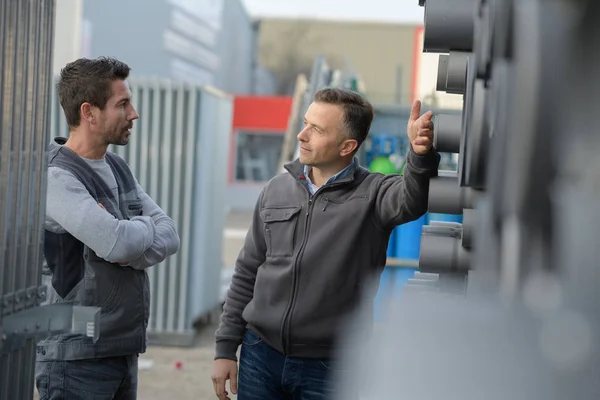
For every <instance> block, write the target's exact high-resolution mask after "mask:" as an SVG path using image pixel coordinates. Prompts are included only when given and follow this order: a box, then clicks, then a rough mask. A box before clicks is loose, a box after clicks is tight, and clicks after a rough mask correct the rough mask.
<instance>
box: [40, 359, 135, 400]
mask: <svg viewBox="0 0 600 400" xmlns="http://www.w3.org/2000/svg"><path fill="white" fill-rule="evenodd" d="M137 375H138V356H137V355H134V356H123V357H110V358H99V359H94V360H79V361H38V362H36V364H35V386H36V388H37V390H38V394H39V399H40V400H135V399H136V398H137Z"/></svg>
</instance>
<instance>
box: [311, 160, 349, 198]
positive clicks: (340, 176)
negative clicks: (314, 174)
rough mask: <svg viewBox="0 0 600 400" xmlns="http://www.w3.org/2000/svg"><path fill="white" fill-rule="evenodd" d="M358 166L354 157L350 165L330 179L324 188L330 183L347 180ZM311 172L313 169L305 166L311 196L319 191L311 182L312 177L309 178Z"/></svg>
mask: <svg viewBox="0 0 600 400" xmlns="http://www.w3.org/2000/svg"><path fill="white" fill-rule="evenodd" d="M357 166H358V159H357V158H356V157H354V158H353V159H352V162H351V163H350V164H348V165H347V166H346V167H345V168H344V169H342V170H341V171H340V172H338V173H337V174H335V175H333V176H332V177H331V178H329V179H328V180H327V182H325V184H324V185H323V186H325V185H327V184H328V183H332V182H335V181H336V180H338V179H341V178H345V177H346V176H348V175H350V174H352V173H353V172H354V170H355V169H356V167H357ZM310 170H311V167H310V166H309V165H305V166H304V176H305V178H306V183H307V185H308V190H310V193H311V194H315V192H316V191H317V190H318V189H319V187H318V186H316V185H315V184H314V183H312V181H311V180H310V177H309V174H310Z"/></svg>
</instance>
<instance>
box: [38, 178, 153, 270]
mask: <svg viewBox="0 0 600 400" xmlns="http://www.w3.org/2000/svg"><path fill="white" fill-rule="evenodd" d="M46 216H47V218H49V219H50V220H52V221H54V222H56V223H57V224H58V225H60V226H61V227H62V228H63V229H64V230H66V231H67V232H69V233H70V234H71V235H73V236H74V237H75V238H77V240H79V241H81V242H82V243H83V244H85V245H86V246H88V247H89V248H90V249H92V250H93V251H94V252H95V253H96V254H97V255H98V257H101V258H103V259H105V260H107V261H109V262H115V263H118V262H122V261H123V260H133V259H136V258H138V257H140V256H141V255H142V254H144V252H145V251H146V250H147V249H148V248H150V246H151V245H152V243H153V241H154V236H155V227H154V226H155V224H154V221H153V220H152V218H151V217H147V216H140V217H134V218H132V219H131V220H119V219H117V218H115V217H114V216H113V215H112V214H110V213H108V212H106V211H105V210H104V209H102V207H100V206H99V205H98V203H97V202H96V200H95V199H94V198H93V197H92V196H91V195H90V193H89V192H88V191H87V189H86V188H85V186H84V185H83V183H81V182H80V181H79V180H78V179H77V178H75V176H74V175H73V174H71V173H70V172H68V171H65V170H63V169H61V168H57V167H50V168H48V187H47V193H46Z"/></svg>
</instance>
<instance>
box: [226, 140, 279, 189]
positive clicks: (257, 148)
mask: <svg viewBox="0 0 600 400" xmlns="http://www.w3.org/2000/svg"><path fill="white" fill-rule="evenodd" d="M282 146H283V132H274V133H267V132H248V131H238V132H237V133H236V165H235V180H236V181H237V182H266V181H268V180H269V179H271V178H272V177H274V176H275V175H277V174H278V173H279V172H280V171H278V167H279V158H280V157H281V149H282Z"/></svg>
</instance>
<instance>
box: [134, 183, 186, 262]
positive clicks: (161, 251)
mask: <svg viewBox="0 0 600 400" xmlns="http://www.w3.org/2000/svg"><path fill="white" fill-rule="evenodd" d="M137 189H138V193H139V194H140V198H141V199H142V204H143V213H144V216H148V217H150V218H151V219H152V221H153V222H154V228H155V233H154V239H153V241H152V245H151V246H150V247H149V248H148V249H147V250H146V251H145V252H144V253H143V254H142V255H141V256H140V257H138V258H136V259H135V260H133V261H131V263H130V265H131V267H132V268H135V269H144V268H148V267H151V266H153V265H156V264H158V263H160V262H162V261H163V260H164V259H165V258H167V257H169V256H171V255H173V254H175V253H176V252H177V251H178V250H179V245H180V239H179V234H178V233H177V227H176V226H175V222H173V220H172V219H171V218H169V216H167V214H166V213H165V212H164V211H163V210H162V209H161V208H160V207H159V206H158V205H157V204H156V203H155V202H154V200H152V199H151V198H150V196H148V194H147V193H146V192H145V191H144V190H143V189H142V188H141V186H140V185H139V184H138V188H137Z"/></svg>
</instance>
